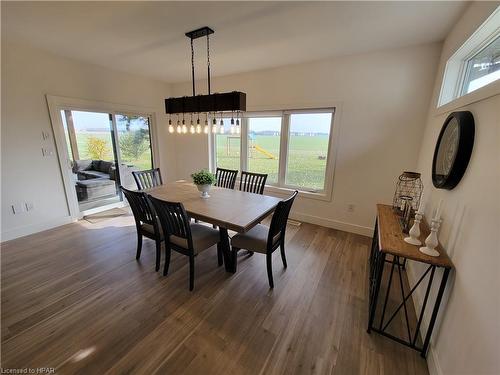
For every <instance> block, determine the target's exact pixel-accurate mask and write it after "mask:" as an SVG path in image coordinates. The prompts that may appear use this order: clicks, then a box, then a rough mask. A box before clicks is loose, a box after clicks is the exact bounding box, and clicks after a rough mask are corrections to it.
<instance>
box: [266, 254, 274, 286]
mask: <svg viewBox="0 0 500 375" xmlns="http://www.w3.org/2000/svg"><path fill="white" fill-rule="evenodd" d="M266 261H267V278H268V279H269V288H271V289H273V288H274V282H273V266H272V264H273V258H272V254H267V255H266Z"/></svg>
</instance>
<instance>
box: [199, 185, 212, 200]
mask: <svg viewBox="0 0 500 375" xmlns="http://www.w3.org/2000/svg"><path fill="white" fill-rule="evenodd" d="M211 186H212V185H209V184H206V185H196V187H197V188H198V191H200V192H201V197H202V198H203V199H207V198H210V195H208V192H209V191H210V187H211Z"/></svg>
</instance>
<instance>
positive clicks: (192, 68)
mask: <svg viewBox="0 0 500 375" xmlns="http://www.w3.org/2000/svg"><path fill="white" fill-rule="evenodd" d="M191 74H192V76H193V96H196V91H195V88H194V46H193V38H191Z"/></svg>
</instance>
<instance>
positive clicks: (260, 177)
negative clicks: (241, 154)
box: [240, 171, 267, 194]
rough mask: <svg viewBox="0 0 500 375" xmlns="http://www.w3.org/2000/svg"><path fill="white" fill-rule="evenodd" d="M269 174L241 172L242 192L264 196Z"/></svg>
mask: <svg viewBox="0 0 500 375" xmlns="http://www.w3.org/2000/svg"><path fill="white" fill-rule="evenodd" d="M266 180H267V174H263V173H253V172H246V171H241V176H240V190H241V191H246V192H249V193H255V194H264V187H265V186H266Z"/></svg>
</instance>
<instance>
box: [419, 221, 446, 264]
mask: <svg viewBox="0 0 500 375" xmlns="http://www.w3.org/2000/svg"><path fill="white" fill-rule="evenodd" d="M442 221H443V220H441V219H432V224H431V233H429V235H428V236H427V238H426V239H425V246H422V247H421V248H420V249H419V250H420V252H422V253H424V254H426V255H429V256H431V257H437V256H439V251H437V250H436V246H437V245H438V244H439V241H438V237H437V231H438V230H439V227H440V225H441V223H442Z"/></svg>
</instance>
